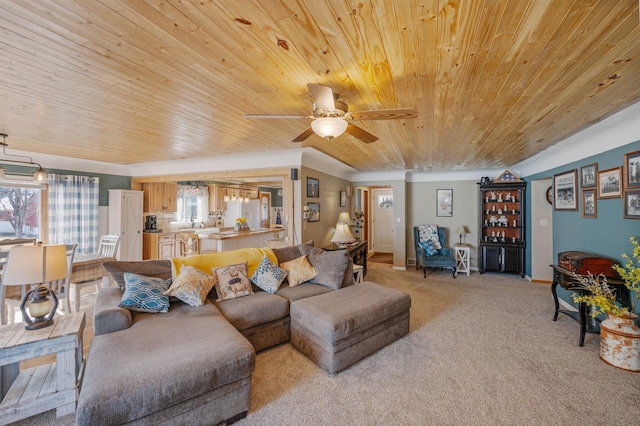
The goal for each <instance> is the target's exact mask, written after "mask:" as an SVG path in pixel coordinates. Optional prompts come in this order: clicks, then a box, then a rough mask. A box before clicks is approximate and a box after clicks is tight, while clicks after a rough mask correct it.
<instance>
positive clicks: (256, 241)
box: [196, 228, 284, 253]
mask: <svg viewBox="0 0 640 426" xmlns="http://www.w3.org/2000/svg"><path fill="white" fill-rule="evenodd" d="M196 232H197V234H198V238H199V239H200V253H206V252H211V251H227V250H235V249H239V248H245V247H267V246H268V245H269V240H272V239H274V238H279V237H280V233H281V232H284V231H283V230H282V229H276V228H259V229H255V230H250V231H245V232H238V231H233V230H229V229H223V230H220V231H219V232H215V231H210V232H207V229H202V230H197V229H196Z"/></svg>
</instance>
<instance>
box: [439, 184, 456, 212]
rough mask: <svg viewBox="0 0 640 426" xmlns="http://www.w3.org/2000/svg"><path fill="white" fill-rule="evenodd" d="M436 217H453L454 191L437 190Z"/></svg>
mask: <svg viewBox="0 0 640 426" xmlns="http://www.w3.org/2000/svg"><path fill="white" fill-rule="evenodd" d="M436 216H444V217H452V216H453V189H438V190H437V195H436Z"/></svg>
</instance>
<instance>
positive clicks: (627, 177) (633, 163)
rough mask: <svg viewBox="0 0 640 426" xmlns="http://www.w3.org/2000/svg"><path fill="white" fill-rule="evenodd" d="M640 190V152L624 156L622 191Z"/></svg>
mask: <svg viewBox="0 0 640 426" xmlns="http://www.w3.org/2000/svg"><path fill="white" fill-rule="evenodd" d="M636 188H637V189H640V151H635V152H630V153H628V154H625V155H624V189H636Z"/></svg>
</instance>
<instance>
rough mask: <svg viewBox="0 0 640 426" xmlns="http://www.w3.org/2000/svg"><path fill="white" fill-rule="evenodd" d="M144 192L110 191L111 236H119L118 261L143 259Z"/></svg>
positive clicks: (109, 221)
mask: <svg viewBox="0 0 640 426" xmlns="http://www.w3.org/2000/svg"><path fill="white" fill-rule="evenodd" d="M142 200H143V193H142V191H131V190H125V189H110V190H109V217H108V225H107V227H108V232H109V234H114V235H119V236H120V243H119V247H118V253H117V255H116V258H117V259H118V260H141V259H142Z"/></svg>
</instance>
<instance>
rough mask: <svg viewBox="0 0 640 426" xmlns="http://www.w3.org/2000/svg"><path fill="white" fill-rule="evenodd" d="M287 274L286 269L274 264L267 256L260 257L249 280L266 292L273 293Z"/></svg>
mask: <svg viewBox="0 0 640 426" xmlns="http://www.w3.org/2000/svg"><path fill="white" fill-rule="evenodd" d="M286 276H287V271H286V270H285V269H282V268H280V267H278V266H277V265H275V264H274V263H273V262H272V261H271V260H270V259H269V258H268V257H267V256H265V257H263V258H262V262H260V265H259V266H258V269H256V271H255V272H254V273H253V275H252V276H251V282H252V283H254V284H255V285H257V286H258V287H259V288H261V289H262V290H264V291H266V292H267V293H275V292H276V291H278V288H280V284H282V281H284V279H285V277H286Z"/></svg>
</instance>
